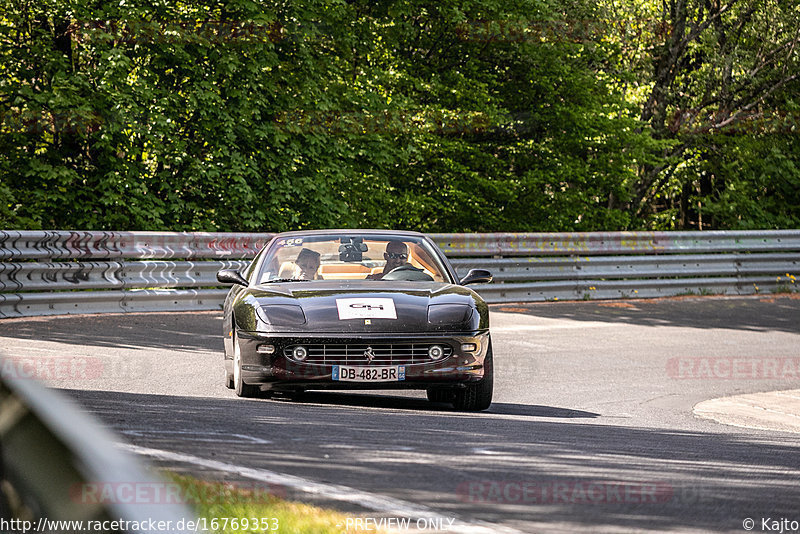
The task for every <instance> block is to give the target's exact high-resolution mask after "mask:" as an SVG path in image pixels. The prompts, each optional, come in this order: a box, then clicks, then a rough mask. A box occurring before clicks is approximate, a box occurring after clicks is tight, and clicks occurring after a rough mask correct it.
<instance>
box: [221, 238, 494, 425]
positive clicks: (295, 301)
mask: <svg viewBox="0 0 800 534" xmlns="http://www.w3.org/2000/svg"><path fill="white" fill-rule="evenodd" d="M217 279H218V280H219V281H220V282H223V283H230V284H234V285H233V287H232V288H231V290H230V292H229V293H228V296H227V298H226V300H225V305H224V323H223V335H224V338H225V355H224V356H225V360H224V361H225V384H226V385H227V386H228V387H229V388H233V389H235V390H236V394H237V395H239V396H240V397H250V396H255V395H257V394H259V393H260V392H263V393H264V394H266V395H269V394H270V392H273V391H283V392H287V393H290V394H299V393H302V392H303V391H305V390H309V389H424V390H426V391H427V395H428V399H430V400H431V401H432V402H451V403H452V404H453V405H454V406H455V408H456V409H459V410H465V411H479V410H485V409H486V408H488V407H489V405H490V404H491V402H492V387H493V366H492V342H491V338H490V335H489V312H488V307H487V306H486V303H485V302H484V301H483V299H481V297H480V296H478V294H477V293H475V292H474V291H472V290H471V289H469V288H467V287H464V286H466V285H467V284H473V283H488V282H490V281H491V280H492V275H491V273H489V271H484V270H482V269H473V270H472V271H470V272H469V273H468V274H467V275H466V276H465V277H464V278H462V279H460V280H459V279H458V277H457V275H456V272H455V270H454V269H453V267H452V266H451V265H450V263H449V262H448V261H447V258H445V256H444V254H442V252H441V251H440V250H439V249H438V248H437V247H436V245H435V244H434V243H433V242H432V241H431V240H430V239H429V238H427V237H426V236H425V235H424V234H419V233H416V232H394V231H387V230H317V231H307V232H287V233H283V234H278V235H276V236H275V237H274V238H273V239H272V240H271V241H270V242H269V243H268V244H267V245H266V246H265V247H264V249H263V250H261V252H259V254H258V255H257V256H256V257H255V259H254V260H253V262H252V263H251V264H250V266H249V268H247V269H246V270H245V271H244V272H243V273H240V272H238V271H233V270H222V271H220V272H219V273H217Z"/></svg>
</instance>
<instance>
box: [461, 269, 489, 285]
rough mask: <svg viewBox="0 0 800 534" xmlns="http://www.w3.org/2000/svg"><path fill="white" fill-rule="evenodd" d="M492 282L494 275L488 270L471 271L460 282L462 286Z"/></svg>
mask: <svg viewBox="0 0 800 534" xmlns="http://www.w3.org/2000/svg"><path fill="white" fill-rule="evenodd" d="M491 281H492V273H490V272H489V271H487V270H486V269H470V271H469V272H468V273H467V276H465V277H464V278H462V279H461V282H459V283H460V284H461V285H462V286H466V285H469V284H488V283H489V282H491Z"/></svg>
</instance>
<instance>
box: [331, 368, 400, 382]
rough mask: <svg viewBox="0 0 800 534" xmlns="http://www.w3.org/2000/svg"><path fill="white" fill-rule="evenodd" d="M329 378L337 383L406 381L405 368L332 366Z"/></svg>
mask: <svg viewBox="0 0 800 534" xmlns="http://www.w3.org/2000/svg"><path fill="white" fill-rule="evenodd" d="M331 378H332V379H333V380H336V381H339V382H399V381H402V380H405V379H406V366H405V365H391V366H382V367H359V366H352V365H334V366H333V372H332V373H331Z"/></svg>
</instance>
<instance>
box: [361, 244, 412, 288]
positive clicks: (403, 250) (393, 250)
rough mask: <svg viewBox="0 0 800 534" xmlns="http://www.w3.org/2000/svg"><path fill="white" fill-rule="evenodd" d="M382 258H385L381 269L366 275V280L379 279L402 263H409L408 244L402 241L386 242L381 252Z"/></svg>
mask: <svg viewBox="0 0 800 534" xmlns="http://www.w3.org/2000/svg"><path fill="white" fill-rule="evenodd" d="M383 258H384V259H385V260H386V265H384V266H383V271H382V272H379V273H375V274H370V275H368V276H367V278H366V279H367V280H381V279H382V278H383V277H384V276H385V275H387V274H389V272H391V271H393V270H394V269H397V268H398V267H400V266H402V265H409V263H408V246H407V245H406V244H405V243H403V242H402V241H389V242H388V243H387V244H386V252H384V253H383Z"/></svg>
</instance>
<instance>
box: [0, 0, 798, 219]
mask: <svg viewBox="0 0 800 534" xmlns="http://www.w3.org/2000/svg"><path fill="white" fill-rule="evenodd" d="M777 1H778V0H769V1H767V0H762V1H761V2H760V3H758V2H757V3H756V4H757V7H758V9H756V10H755V11H752V12H749V11H748V9H749V8H747V7H746V6H739V5H735V6H734V7H735V9H733V10H732V11H731V12H730V13H728V14H725V16H724V17H721V18H720V23H719V24H717V25H710V26H709V27H708V28H707V29H706V30H704V31H702V32H699V33H698V35H697V36H695V37H694V38H693V39H691V40H690V42H689V43H688V44H686V45H685V46H684V47H683V48H681V49H680V53H679V57H677V58H672V59H674V61H673V62H672V63H670V61H667V59H670V58H667V57H666V55H665V54H666V51H667V47H665V46H662V44H661V41H663V40H664V39H668V38H671V36H673V35H677V33H675V32H673V33H672V34H669V35H667V34H666V33H665V31H664V28H663V27H660V26H658V25H654V24H650V23H647V22H646V21H647V20H648V18H650V19H653V18H657V17H666V16H667V12H666V11H665V12H664V13H661V12H660V10H661V9H665V8H664V7H663V6H662V4H661V3H658V5H656V3H653V2H649V1H648V0H640V1H638V2H634V3H631V4H626V5H625V6H622V7H620V6H616V4H615V3H613V2H605V3H600V4H598V3H595V2H589V1H587V0H581V1H579V2H572V1H570V2H567V1H565V0H512V1H510V2H508V1H506V2H499V1H488V2H478V1H467V2H462V1H459V2H455V1H453V0H443V1H442V2H436V3H430V2H421V1H418V0H404V1H401V2H385V1H377V2H376V1H367V0H356V1H353V2H341V1H336V0H310V1H308V2H302V3H296V2H294V3H290V2H284V3H277V4H266V3H261V2H255V1H250V0H230V1H227V2H201V3H199V4H198V3H193V4H186V3H184V2H178V1H176V0H164V1H160V2H157V3H155V4H153V3H151V2H146V1H144V0H132V1H128V2H124V3H117V4H109V3H105V2H96V1H93V0H80V1H78V0H72V1H71V2H66V3H65V2H56V1H55V0H43V1H41V2H37V3H33V2H25V3H23V2H21V1H20V0H0V3H2V5H3V9H2V11H0V13H2V15H0V58H1V59H0V105H1V106H2V108H0V112H2V120H0V225H2V226H4V227H13V228H75V229H118V230H125V229H136V230H176V231H183V230H187V231H191V230H199V231H202V230H228V231H282V230H288V229H295V228H313V227H392V228H409V229H417V230H422V231H452V232H460V231H480V232H487V231H572V230H575V231H586V230H622V229H637V228H645V227H650V228H653V227H655V228H680V227H687V226H689V225H690V224H695V223H694V222H693V221H694V219H693V218H696V219H698V220H699V219H700V218H704V219H703V220H705V221H706V223H705V224H706V225H709V224H711V225H712V226H714V227H736V228H740V227H761V226H768V227H786V226H796V225H797V220H798V217H800V215H799V213H800V212H798V202H797V200H798V199H797V191H798V188H797V185H798V182H799V181H800V180H798V168H800V163H799V162H798V161H797V158H798V156H797V154H798V153H800V151H798V150H797V144H796V143H797V142H796V140H794V138H793V136H792V135H791V134H786V133H785V132H784V133H778V134H775V135H771V136H764V137H758V138H754V137H753V136H749V135H733V136H732V135H727V134H726V135H719V134H710V133H708V132H700V133H698V132H693V131H692V132H687V131H685V128H683V129H682V128H677V129H674V128H673V129H670V126H671V123H670V120H671V119H670V117H673V116H674V115H675V112H676V111H679V110H681V109H684V108H686V109H697V110H698V113H701V117H704V116H705V115H702V113H706V110H707V109H718V108H719V106H720V102H721V101H723V100H724V99H725V98H728V97H729V96H731V95H733V100H730V98H729V101H730V102H733V101H734V100H736V98H738V95H743V94H750V93H752V95H754V96H753V98H759V97H760V96H765V95H766V96H765V98H766V97H767V96H768V100H769V101H767V100H764V102H763V104H764V105H771V106H773V107H783V108H784V109H788V107H787V106H788V105H789V103H788V97H787V96H786V95H790V94H791V93H790V90H791V89H792V88H793V87H795V88H796V85H794V81H791V80H790V81H785V82H783V83H782V84H780V82H781V79H782V78H780V76H779V75H780V69H784V70H785V69H789V72H791V68H792V66H794V65H795V63H793V62H794V60H795V58H794V56H791V55H789V56H786V55H785V54H784V55H780V54H779V53H782V52H784V51H785V50H789V48H788V47H784V48H779V46H782V45H785V44H786V42H787V41H786V38H784V37H782V35H783V34H782V33H781V32H784V33H786V34H787V38H788V36H789V35H790V33H787V32H786V31H784V30H785V29H786V28H791V27H792V26H791V25H790V23H792V21H794V20H795V18H793V17H796V16H797V9H794V10H793V8H792V7H791V6H790V5H788V4H786V5H784V4H785V3H783V4H781V6H780V9H775V8H774V6H773V5H772V4H774V3H775V2H777ZM690 4H691V2H690ZM698 6H699V4H698ZM690 8H691V9H688V11H687V12H686V13H684V14H683V15H681V14H680V13H677V14H675V17H679V16H683V17H684V19H687V20H689V21H690V22H691V21H702V20H704V18H707V17H708V16H709V15H708V13H705V12H704V11H703V9H701V7H697V6H694V7H693V6H691V5H690ZM670 13H671V12H670ZM748 13H749V14H748ZM670 16H671V15H670ZM736 17H744V19H743V20H744V21H745V22H744V23H743V24H742V25H741V28H739V27H737V26H736V20H737V19H736ZM672 22H674V21H672ZM794 27H795V28H796V27H797V26H794ZM781 28H783V30H782V29H781ZM687 31H688V30H687ZM736 31H738V32H739V33H738V38H737V39H738V40H735V39H733V38H732V37H730V34H731V32H736ZM763 32H767V33H763ZM762 34H763V35H768V36H769V40H776V42H775V46H774V47H773V49H778V48H779V49H778V52H776V55H775V56H774V57H775V58H779V59H780V61H777V60H776V64H774V65H773V64H767V65H764V66H763V67H761V68H760V69H759V70H758V72H757V73H756V75H755V76H754V79H755V80H756V81H757V83H758V84H761V85H758V87H755V86H752V85H753V84H751V85H748V80H747V79H746V77H744V76H742V75H741V74H740V73H742V72H746V69H747V68H750V69H752V68H755V67H756V66H757V62H758V61H759V57H761V56H760V55H759V54H762V55H763V54H764V53H769V51H770V50H771V49H770V48H769V47H766V48H765V47H763V46H762V45H761V44H760V43H761V42H762V41H760V40H759V38H758V37H759V35H762ZM792 35H793V34H792ZM723 37H724V38H723ZM778 41H780V42H778ZM770 44H772V43H771V41H770ZM791 49H792V50H796V49H800V47H791ZM765 51H766V52H765ZM793 53H794V52H793ZM778 63H779V64H778ZM670 65H672V66H673V67H675V68H674V69H673V70H674V72H675V75H674V77H672V78H670V79H669V80H666V81H664V82H663V83H661V84H660V85H659V83H658V80H660V78H659V76H660V75H662V74H663V73H664V72H673V71H672V70H669V67H670ZM724 65H732V67H731V69H732V70H731V69H728V70H727V71H726V70H725V69H724V68H723V67H722V66H724ZM737 68H738V69H739V70H737ZM665 69H666V70H665ZM743 69H744V70H743ZM731 72H733V73H736V76H731V75H730V73H731ZM726 73H727V74H726ZM726 80H727V81H726ZM754 83H755V82H754ZM770 84H772V85H770ZM776 84H780V85H779V86H778V87H775V88H774V89H770V87H774V86H775V85H776ZM750 89H752V90H751V91H750V93H748V90H750ZM759 91H760V92H759ZM654 94H658V95H662V96H663V98H660V99H655V100H654V99H653V98H651V96H652V95H654ZM706 97H707V98H709V99H710V100H709V102H710V103H709V104H705V100H703V99H704V98H706ZM654 102H659V104H658V106H655V107H654V104H653V103H654ZM736 102H738V101H736ZM739 105H740V107H741V106H743V105H746V104H744V103H739ZM659 106H660V107H659ZM712 117H713V118H715V119H716V118H718V117H717V116H716V115H712ZM699 176H709V177H712V176H713V179H712V178H709V179H710V180H711V181H712V182H713V183H712V185H713V187H710V188H709V187H707V184H705V183H704V184H699V182H698V180H699V179H698V177H699ZM686 206H695V207H692V208H691V209H689V208H687V207H686Z"/></svg>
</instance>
